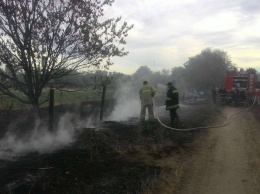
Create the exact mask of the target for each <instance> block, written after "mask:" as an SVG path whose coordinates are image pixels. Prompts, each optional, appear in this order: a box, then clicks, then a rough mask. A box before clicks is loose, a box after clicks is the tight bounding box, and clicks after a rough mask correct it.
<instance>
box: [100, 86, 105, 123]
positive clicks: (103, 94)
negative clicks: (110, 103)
mask: <svg viewBox="0 0 260 194" xmlns="http://www.w3.org/2000/svg"><path fill="white" fill-rule="evenodd" d="M106 89H107V86H106V85H105V84H104V85H103V86H102V99H101V107H100V121H102V120H103V113H104V105H105V96H106Z"/></svg>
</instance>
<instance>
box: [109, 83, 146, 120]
mask: <svg viewBox="0 0 260 194" xmlns="http://www.w3.org/2000/svg"><path fill="white" fill-rule="evenodd" d="M117 88H118V89H117V91H116V96H117V99H116V106H115V108H114V110H113V111H112V113H111V115H110V116H109V117H108V118H106V120H115V121H125V120H128V119H129V118H131V117H139V114H140V108H141V107H140V106H141V105H140V99H139V93H138V87H136V86H135V87H134V86H133V85H132V83H119V85H118V87H117Z"/></svg>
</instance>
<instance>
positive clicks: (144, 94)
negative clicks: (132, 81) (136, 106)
mask: <svg viewBox="0 0 260 194" xmlns="http://www.w3.org/2000/svg"><path fill="white" fill-rule="evenodd" d="M155 92H156V90H155V89H154V88H153V87H152V86H149V85H148V82H147V81H144V82H143V87H142V88H141V89H140V91H139V96H140V100H141V113H140V121H141V122H144V121H145V112H146V108H148V113H149V120H154V112H153V99H152V98H153V97H154V95H155Z"/></svg>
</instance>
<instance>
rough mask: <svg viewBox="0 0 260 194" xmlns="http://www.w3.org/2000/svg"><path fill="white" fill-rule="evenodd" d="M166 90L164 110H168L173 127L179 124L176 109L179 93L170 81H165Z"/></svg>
mask: <svg viewBox="0 0 260 194" xmlns="http://www.w3.org/2000/svg"><path fill="white" fill-rule="evenodd" d="M167 86H168V91H167V98H166V101H165V105H166V110H169V111H170V116H171V124H172V125H174V126H175V127H178V125H179V116H178V114H177V109H178V108H179V107H180V106H179V93H178V90H177V89H176V88H175V87H174V86H173V84H172V83H171V82H168V83H167Z"/></svg>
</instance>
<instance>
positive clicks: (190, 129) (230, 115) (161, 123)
mask: <svg viewBox="0 0 260 194" xmlns="http://www.w3.org/2000/svg"><path fill="white" fill-rule="evenodd" d="M255 102H256V96H255V99H254V102H253V104H252V105H251V106H250V107H249V108H247V109H244V110H240V111H237V112H234V113H232V114H229V115H228V116H227V118H226V119H227V121H226V123H224V124H221V125H216V126H207V127H194V128H187V129H178V128H174V127H170V126H167V125H165V124H164V123H163V122H162V121H161V120H160V118H159V116H158V114H157V112H156V115H157V116H156V119H157V121H158V122H159V123H160V125H162V126H163V127H165V128H167V129H172V130H175V131H192V130H198V129H212V128H221V127H224V126H227V125H228V124H229V123H230V118H231V117H232V116H234V115H236V114H239V113H242V112H246V111H249V110H251V109H252V107H253V106H254V104H255ZM153 103H154V100H153ZM154 106H155V107H156V105H155V103H154Z"/></svg>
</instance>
